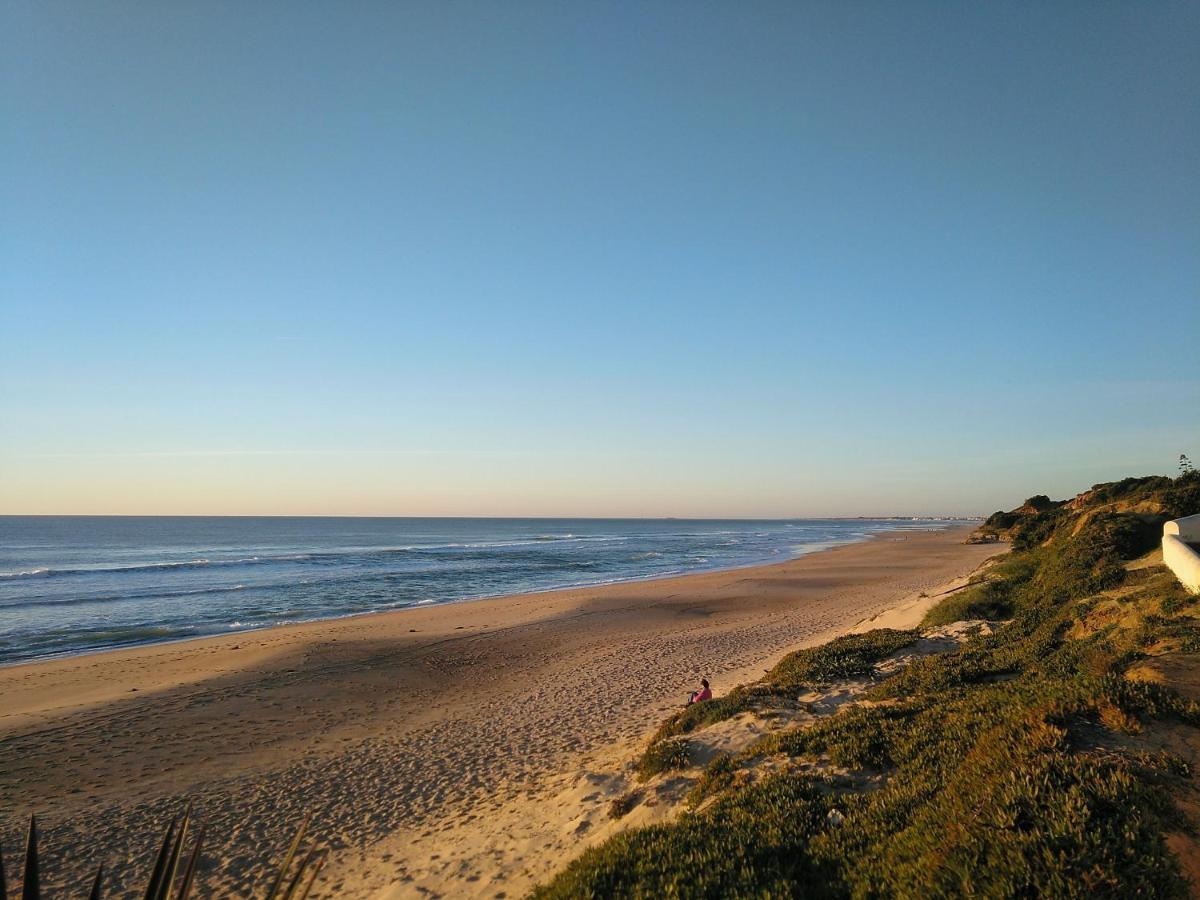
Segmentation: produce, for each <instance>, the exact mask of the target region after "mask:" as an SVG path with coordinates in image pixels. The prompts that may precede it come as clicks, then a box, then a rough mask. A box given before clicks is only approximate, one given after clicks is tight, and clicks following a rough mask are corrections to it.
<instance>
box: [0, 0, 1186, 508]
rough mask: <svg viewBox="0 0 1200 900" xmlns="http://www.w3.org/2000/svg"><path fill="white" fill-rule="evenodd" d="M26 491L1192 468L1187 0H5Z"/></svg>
mask: <svg viewBox="0 0 1200 900" xmlns="http://www.w3.org/2000/svg"><path fill="white" fill-rule="evenodd" d="M0 16H2V17H3V18H2V21H0V30H2V32H3V33H4V35H5V37H4V42H3V43H4V52H3V54H2V55H0V66H2V69H0V71H2V73H3V94H2V98H0V100H2V109H0V121H3V123H4V124H3V126H2V127H0V134H2V137H0V206H2V208H3V210H4V213H3V230H2V232H0V234H2V244H0V292H2V294H0V301H2V310H0V512H5V513H197V514H201V513H214V514H215V513H229V514H242V513H261V514H292V513H296V514H368V515H389V514H391V515H438V514H445V515H542V514H544V515H677V516H688V515H699V516H722V515H745V516H755V515H766V516H801V515H821V514H860V513H868V514H869V513H912V514H920V513H939V512H945V513H975V512H990V511H991V510H993V509H996V508H998V507H1011V506H1013V505H1015V504H1016V503H1018V502H1019V501H1020V500H1021V499H1023V498H1024V497H1025V496H1027V495H1029V494H1032V493H1047V494H1051V495H1055V496H1065V495H1069V494H1073V493H1074V492H1076V491H1078V490H1081V489H1083V488H1086V487H1088V486H1089V485H1091V484H1092V483H1094V482H1097V481H1101V480H1107V479H1111V478H1115V477H1120V476H1123V475H1127V474H1132V473H1137V474H1145V473H1153V472H1162V473H1168V472H1173V470H1174V464H1175V459H1176V458H1177V456H1178V454H1179V453H1181V452H1189V453H1191V455H1192V457H1193V459H1200V354H1197V344H1198V343H1200V340H1198V339H1200V297H1198V295H1197V294H1198V289H1200V53H1198V52H1197V47H1200V4H1198V3H1195V2H1185V3H1158V2H1148V3H1095V2H1084V3H1018V4H1008V3H999V2H996V3H928V4H926V3H919V2H906V3H894V2H882V3H866V2H862V3H858V2H855V3H845V2H841V0H836V2H828V3H803V2H785V3H763V2H746V3H706V2H694V0H688V2H675V3H671V2H646V3H602V2H591V3H583V2H563V0H554V2H547V3H537V2H517V3H495V2H483V3H458V2H444V0H438V2H423V3H398V2H379V3H368V2H348V3H334V2H324V3H293V2H278V3H272V2H265V0H258V2H252V3H245V2H218V0H197V2H183V0H180V2H171V3H160V2H141V3H119V2H78V3H73V4H67V3H60V2H53V0H35V2H26V0H10V2H9V3H6V4H5V6H4V12H3V13H0Z"/></svg>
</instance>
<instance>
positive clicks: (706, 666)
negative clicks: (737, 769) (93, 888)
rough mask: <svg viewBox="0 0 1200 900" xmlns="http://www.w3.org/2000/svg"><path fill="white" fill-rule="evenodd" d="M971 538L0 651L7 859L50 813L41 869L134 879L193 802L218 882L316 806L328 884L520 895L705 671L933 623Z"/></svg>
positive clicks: (971, 551)
mask: <svg viewBox="0 0 1200 900" xmlns="http://www.w3.org/2000/svg"><path fill="white" fill-rule="evenodd" d="M965 534H966V530H965V529H964V528H954V529H950V530H948V531H942V532H933V531H931V532H908V533H905V534H902V535H896V534H890V535H889V534H885V535H882V536H879V537H876V538H874V539H872V540H870V541H867V542H864V543H861V544H854V545H849V546H845V547H840V548H837V549H833V550H828V551H824V552H820V553H815V554H812V555H810V556H807V557H803V558H800V559H797V560H793V561H789V562H785V563H779V564H774V565H769V566H759V567H755V568H749V569H738V570H732V571H724V572H712V573H704V574H698V575H689V576H683V577H677V578H669V579H662V580H654V581H642V582H634V583H625V584H614V585H606V586H603V587H594V588H586V589H576V590H564V591H556V592H551V593H543V594H531V595H521V596H514V597H503V598H496V599H491V600H480V601H474V602H470V603H461V604H450V605H444V606H434V607H425V608H419V609H411V610H405V611H400V612H393V613H385V614H379V615H372V616H360V617H354V618H347V619H339V620H334V621H328V622H318V623H310V624H303V625H294V626H285V627H279V628H272V629H268V630H263V631H256V632H246V633H241V634H235V635H231V636H228V637H221V638H210V639H203V640H197V641H189V642H182V643H175V644H165V645H156V646H149V647H139V648H135V649H128V650H119V651H112V652H106V653H99V654H91V655H87V656H79V657H72V658H66V659H58V660H51V661H45V662H38V663H31V664H24V665H17V666H11V667H8V668H4V669H0V696H2V697H3V704H2V706H0V796H3V797H4V804H3V807H0V816H2V818H0V836H2V839H3V844H4V847H5V848H6V850H7V852H8V854H9V856H10V858H11V855H12V853H13V850H14V848H17V847H18V846H20V842H21V828H22V827H23V824H24V820H25V818H26V817H27V815H28V814H29V813H30V812H36V813H37V814H38V818H39V822H40V823H41V825H42V828H43V846H42V849H43V855H44V864H45V867H46V869H47V870H48V874H49V886H50V887H52V888H61V887H70V888H71V889H72V890H82V886H83V884H84V881H85V879H86V877H87V876H88V874H89V873H90V871H91V870H92V869H93V867H94V861H99V860H101V859H103V860H104V862H105V864H106V868H108V869H109V870H110V871H111V873H112V881H111V882H110V887H111V888H115V887H117V886H118V885H119V886H121V888H122V890H123V892H122V893H119V894H116V893H115V894H114V896H124V895H125V893H127V892H130V891H131V890H132V887H133V885H134V884H135V883H136V882H138V881H140V880H142V879H143V878H144V876H145V873H146V871H147V868H148V865H149V862H148V860H149V858H150V857H151V856H152V855H153V853H154V851H155V849H156V847H155V846H154V845H155V843H156V841H157V839H158V828H159V827H161V825H162V824H163V823H165V822H166V821H167V820H168V819H169V818H170V816H171V815H172V814H174V813H177V812H178V811H180V809H181V807H182V804H183V801H184V799H185V798H187V799H191V800H193V801H194V802H195V805H196V813H197V815H198V817H199V818H200V819H202V820H203V821H204V822H206V823H207V824H208V827H209V831H208V838H207V840H206V847H207V852H206V853H205V863H204V867H203V868H202V875H201V878H202V885H203V886H204V888H205V891H204V894H205V895H206V896H246V895H248V894H249V893H250V890H251V888H250V886H251V884H252V880H251V879H253V878H255V877H256V876H257V877H261V875H262V873H263V871H264V870H266V869H268V868H269V866H270V863H271V858H272V854H275V853H278V852H279V851H280V850H281V849H282V848H283V847H285V846H286V844H287V842H288V840H289V839H290V837H291V834H292V831H293V830H294V828H295V826H296V825H297V824H298V823H299V822H300V820H301V819H302V818H303V817H304V816H305V815H306V814H311V815H312V817H313V819H312V822H313V825H312V827H313V831H314V834H315V835H316V836H317V837H318V838H319V840H320V841H321V843H322V844H323V845H325V846H327V847H328V848H329V849H330V857H329V862H328V864H327V866H326V868H325V871H324V873H323V875H322V877H321V879H320V881H319V882H318V888H317V890H316V891H315V892H314V893H315V895H317V896H323V897H330V896H339V897H372V896H379V897H406V896H437V895H441V896H448V897H458V896H469V897H504V896H507V897H516V896H520V895H521V894H522V893H524V891H526V890H527V889H528V888H529V887H531V886H532V885H533V884H535V883H537V882H538V881H540V880H542V879H544V878H545V877H546V876H547V875H549V874H550V873H552V872H553V871H554V870H555V869H557V868H558V867H559V866H560V865H562V864H563V863H564V862H566V861H567V860H568V859H569V858H571V856H573V855H574V854H575V853H576V852H577V851H578V849H579V848H580V847H581V846H582V845H583V844H584V842H586V841H587V840H588V839H589V833H593V834H594V831H595V827H594V822H595V821H596V817H595V813H596V810H597V809H599V808H600V806H601V805H602V804H603V802H604V801H605V797H606V796H607V795H606V791H607V790H608V787H607V786H606V784H605V779H606V778H607V777H608V776H607V775H605V774H604V773H605V771H606V769H605V767H606V766H610V767H611V766H612V765H615V764H616V762H615V761H617V760H619V758H620V756H621V754H622V753H623V752H626V751H628V750H629V749H630V748H631V746H632V743H633V742H635V741H637V740H639V739H640V738H641V737H642V736H643V735H644V734H645V733H646V732H647V730H649V729H650V728H652V727H654V726H655V725H656V724H657V723H658V722H659V721H660V720H661V719H662V718H663V717H664V716H665V715H666V713H667V712H668V711H669V710H670V709H672V708H673V707H675V706H677V705H678V704H680V703H682V702H683V700H684V699H685V698H686V695H687V692H688V690H689V689H691V687H693V685H694V684H695V682H696V681H697V680H698V679H699V678H700V677H701V676H705V675H707V676H708V677H709V678H711V679H712V681H713V687H714V689H715V690H716V691H717V693H721V692H722V691H723V690H726V689H728V688H729V687H731V686H733V685H734V684H736V683H737V682H739V681H744V680H748V679H751V678H755V677H757V676H758V675H760V674H761V673H762V670H763V669H764V668H766V667H767V666H769V665H770V664H771V663H772V662H773V661H774V660H775V659H777V658H778V657H779V656H780V655H782V654H783V653H785V652H787V651H789V650H791V649H795V648H796V647H798V646H802V645H805V644H811V643H816V642H819V641H822V640H826V639H828V638H830V637H832V636H834V635H836V634H837V633H840V632H844V631H846V630H849V629H851V628H853V627H855V626H856V625H857V626H858V627H859V628H863V627H867V626H868V625H870V624H871V623H870V621H869V620H872V619H873V618H874V617H881V616H883V617H882V618H878V619H875V623H874V624H906V623H910V622H912V621H913V620H914V618H915V619H918V620H919V613H920V611H921V609H922V608H923V606H924V604H922V602H921V601H922V599H923V598H922V597H921V595H922V594H930V593H937V592H938V591H939V590H944V589H945V586H946V585H948V584H952V583H953V582H954V581H955V579H961V578H963V577H964V576H966V575H967V574H969V573H970V572H971V571H972V570H974V569H975V568H976V567H977V566H978V565H979V564H980V563H982V562H983V561H984V560H985V559H986V558H988V557H989V556H992V555H994V554H995V553H996V552H997V548H996V547H995V546H980V545H975V546H972V545H966V544H964V543H963V539H964V537H965ZM897 609H900V610H901V612H900V613H898V614H897V613H895V612H894V611H895V610H897ZM888 611H893V613H892V615H891V616H890V617H887V616H884V614H885V613H887V612H888ZM68 851H70V853H71V854H72V858H71V859H68V858H67V857H66V853H67V852H68ZM81 861H82V862H81Z"/></svg>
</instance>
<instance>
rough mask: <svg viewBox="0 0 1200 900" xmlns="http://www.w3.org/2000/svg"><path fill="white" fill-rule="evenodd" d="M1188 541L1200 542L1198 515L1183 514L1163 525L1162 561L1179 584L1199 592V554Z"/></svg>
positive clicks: (1196, 592)
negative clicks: (1182, 516)
mask: <svg viewBox="0 0 1200 900" xmlns="http://www.w3.org/2000/svg"><path fill="white" fill-rule="evenodd" d="M1189 543H1194V544H1200V516H1185V517H1184V518H1182V519H1175V520H1174V521H1171V522H1167V523H1166V524H1165V525H1163V539H1162V551H1163V562H1164V563H1166V565H1167V567H1168V568H1169V569H1170V570H1171V571H1172V572H1174V573H1175V577H1176V578H1178V579H1179V583H1180V584H1182V585H1183V586H1184V587H1185V588H1187V589H1188V590H1189V591H1191V592H1192V593H1193V594H1200V554H1198V553H1197V552H1196V551H1195V550H1193V549H1192V548H1191V547H1189V546H1188V544H1189Z"/></svg>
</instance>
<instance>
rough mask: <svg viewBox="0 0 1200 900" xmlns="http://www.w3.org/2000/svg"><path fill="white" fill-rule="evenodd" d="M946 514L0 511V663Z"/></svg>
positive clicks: (715, 554)
mask: <svg viewBox="0 0 1200 900" xmlns="http://www.w3.org/2000/svg"><path fill="white" fill-rule="evenodd" d="M947 524H948V523H947V522H945V521H941V520H920V521H916V520H901V519H795V520H790V521H779V520H766V521H749V520H728V521H725V520H721V521H717V520H711V519H706V520H681V519H416V518H279V517H269V518H248V517H145V518H143V517H126V516H99V517H92V516H0V663H12V662H17V661H22V660H29V659H36V658H39V657H46V656H53V655H60V654H66V653H79V652H84V651H90V650H100V649H106V648H111V647H119V646H127V645H132V644H142V643H152V642H157V641H167V640H176V639H180V638H189V637H200V636H204V635H212V634H226V633H229V632H232V631H239V630H247V629H254V628H262V627H265V626H268V625H276V624H281V623H287V622H299V621H309V620H314V619H325V618H335V617H338V616H345V615H352V614H355V613H368V612H378V611H382V610H392V609H401V608H404V607H412V606H418V605H423V604H431V603H448V602H452V601H459V600H469V599H474V598H480V597H488V596H495V595H500V594H514V593H523V592H529V591H544V590H550V589H553V588H562V587H574V586H582V585H596V584H605V583H610V582H615V581H623V580H630V579H639V578H653V577H662V576H667V575H676V574H682V573H686V572H696V571H701V570H706V569H720V568H732V567H738V566H747V565H754V564H757V563H765V562H778V561H782V560H785V559H790V558H793V557H796V556H801V555H803V554H805V553H810V552H813V551H815V550H821V549H825V548H828V547H833V546H837V545H839V544H846V543H851V542H854V541H859V540H863V539H865V538H867V537H869V536H871V535H873V534H877V533H879V532H884V531H903V530H905V529H914V528H916V529H928V528H939V527H945V526H946V525H947Z"/></svg>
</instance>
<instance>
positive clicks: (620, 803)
mask: <svg viewBox="0 0 1200 900" xmlns="http://www.w3.org/2000/svg"><path fill="white" fill-rule="evenodd" d="M641 800H642V792H641V791H627V792H626V793H624V794H621V796H619V797H613V799H612V802H611V803H609V804H608V817H609V818H610V819H623V818H625V816H627V815H629V813H630V811H631V810H632V809H633V808H634V807H635V806H637V805H638V803H640V802H641Z"/></svg>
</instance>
